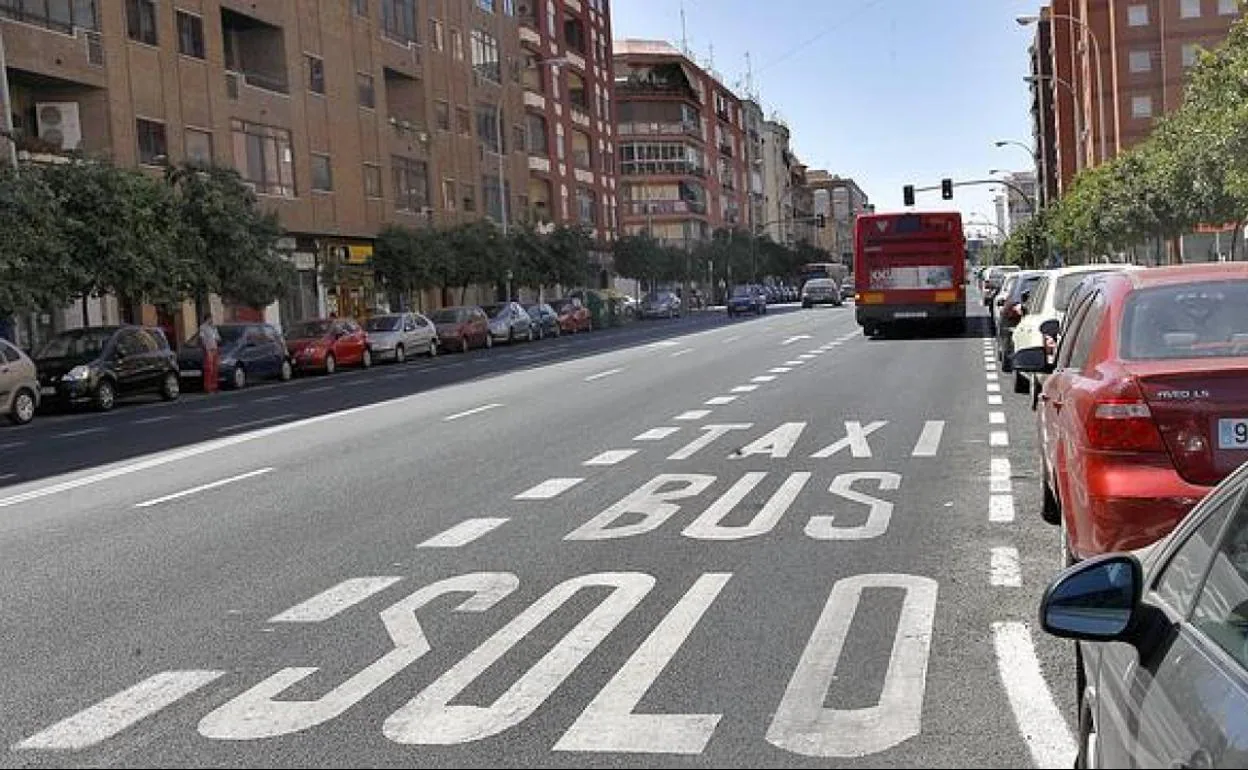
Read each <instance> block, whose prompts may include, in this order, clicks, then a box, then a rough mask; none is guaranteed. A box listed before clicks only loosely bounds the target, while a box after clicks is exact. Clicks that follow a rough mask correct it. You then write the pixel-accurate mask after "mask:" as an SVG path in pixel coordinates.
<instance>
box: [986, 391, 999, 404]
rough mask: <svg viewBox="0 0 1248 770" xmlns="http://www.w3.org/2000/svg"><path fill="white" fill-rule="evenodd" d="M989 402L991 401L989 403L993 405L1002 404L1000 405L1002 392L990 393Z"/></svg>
mask: <svg viewBox="0 0 1248 770" xmlns="http://www.w3.org/2000/svg"><path fill="white" fill-rule="evenodd" d="M988 403H989V404H991V405H992V406H1000V405H1001V394H1000V393H992V394H990V395H989V396H988Z"/></svg>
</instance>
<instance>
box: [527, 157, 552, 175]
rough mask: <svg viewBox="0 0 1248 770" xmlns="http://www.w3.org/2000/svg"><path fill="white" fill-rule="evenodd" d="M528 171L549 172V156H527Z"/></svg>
mask: <svg viewBox="0 0 1248 770" xmlns="http://www.w3.org/2000/svg"><path fill="white" fill-rule="evenodd" d="M529 171H541V172H543V173H549V172H550V158H547V157H544V156H541V155H530V156H529Z"/></svg>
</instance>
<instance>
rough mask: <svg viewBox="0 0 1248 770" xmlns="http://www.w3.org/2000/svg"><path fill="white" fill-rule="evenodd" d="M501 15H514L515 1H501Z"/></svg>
mask: <svg viewBox="0 0 1248 770" xmlns="http://www.w3.org/2000/svg"><path fill="white" fill-rule="evenodd" d="M503 13H505V14H507V15H508V16H515V15H516V0H503Z"/></svg>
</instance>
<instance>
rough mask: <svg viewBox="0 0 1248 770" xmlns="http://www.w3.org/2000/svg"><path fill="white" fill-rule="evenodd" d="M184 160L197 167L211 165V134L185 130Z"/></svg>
mask: <svg viewBox="0 0 1248 770" xmlns="http://www.w3.org/2000/svg"><path fill="white" fill-rule="evenodd" d="M185 136H186V159H187V161H188V162H190V163H193V164H195V165H197V166H211V165H212V134H210V133H208V132H207V131H200V130H199V129H196V128H188V129H186V134H185Z"/></svg>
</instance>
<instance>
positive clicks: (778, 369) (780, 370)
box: [767, 366, 793, 374]
mask: <svg viewBox="0 0 1248 770" xmlns="http://www.w3.org/2000/svg"><path fill="white" fill-rule="evenodd" d="M791 371H793V369H792V368H790V367H788V366H773V367H771V368H770V369H768V370H767V373H768V374H788V373H789V372H791Z"/></svg>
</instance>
